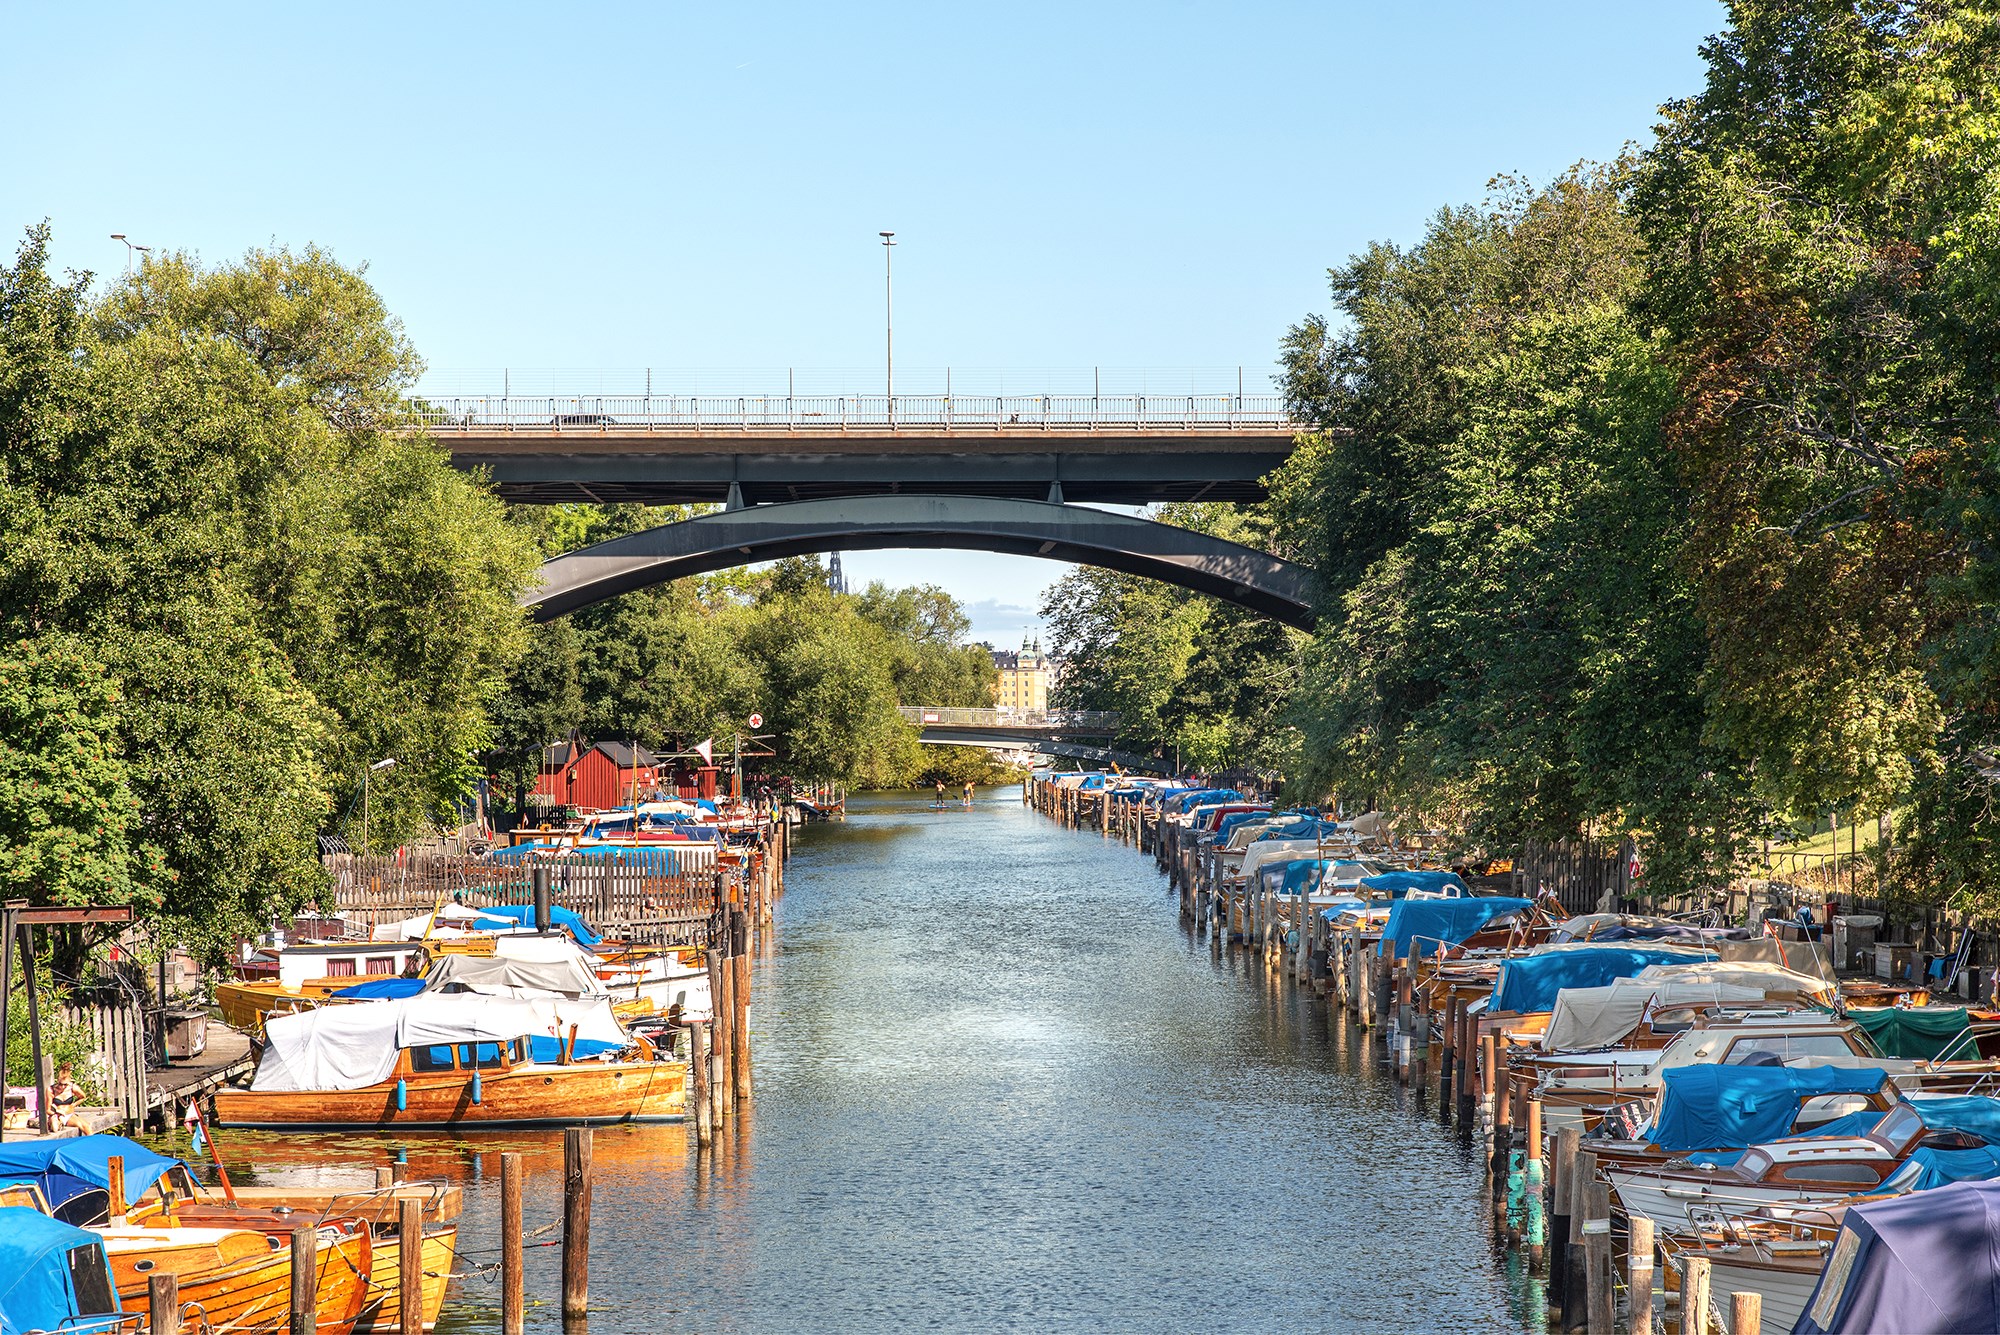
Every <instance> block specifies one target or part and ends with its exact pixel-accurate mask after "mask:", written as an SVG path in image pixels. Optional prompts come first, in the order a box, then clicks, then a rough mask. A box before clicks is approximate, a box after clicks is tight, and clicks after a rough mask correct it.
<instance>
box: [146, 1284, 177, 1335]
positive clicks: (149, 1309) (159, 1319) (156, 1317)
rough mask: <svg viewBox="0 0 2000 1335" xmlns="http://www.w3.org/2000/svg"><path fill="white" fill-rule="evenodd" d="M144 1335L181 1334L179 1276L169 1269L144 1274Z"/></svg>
mask: <svg viewBox="0 0 2000 1335" xmlns="http://www.w3.org/2000/svg"><path fill="white" fill-rule="evenodd" d="M146 1335H181V1277H180V1276H179V1275H176V1274H174V1273H173V1272H171V1271H168V1272H166V1273H160V1272H158V1271H155V1272H154V1273H153V1274H150V1275H148V1276H146Z"/></svg>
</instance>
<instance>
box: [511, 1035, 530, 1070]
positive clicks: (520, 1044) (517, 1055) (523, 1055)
mask: <svg viewBox="0 0 2000 1335" xmlns="http://www.w3.org/2000/svg"><path fill="white" fill-rule="evenodd" d="M507 1057H508V1060H509V1061H512V1062H513V1063H514V1064H515V1065H516V1066H519V1065H522V1064H523V1063H525V1062H526V1061H527V1060H528V1040H527V1039H525V1038H517V1039H515V1040H514V1041H513V1042H512V1043H509V1044H508V1045H507Z"/></svg>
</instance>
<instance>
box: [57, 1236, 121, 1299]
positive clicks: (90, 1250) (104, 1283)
mask: <svg viewBox="0 0 2000 1335" xmlns="http://www.w3.org/2000/svg"><path fill="white" fill-rule="evenodd" d="M69 1286H70V1288H71V1289H72V1290H74V1291H75V1293H76V1314H77V1315H78V1316H101V1315H103V1314H104V1313H106V1312H115V1311H117V1310H118V1295H117V1294H116V1293H113V1292H112V1290H111V1267H110V1266H108V1265H106V1264H105V1263H104V1247H103V1244H101V1243H96V1242H92V1243H86V1244H85V1245H83V1246H81V1247H72V1248H70V1249H69Z"/></svg>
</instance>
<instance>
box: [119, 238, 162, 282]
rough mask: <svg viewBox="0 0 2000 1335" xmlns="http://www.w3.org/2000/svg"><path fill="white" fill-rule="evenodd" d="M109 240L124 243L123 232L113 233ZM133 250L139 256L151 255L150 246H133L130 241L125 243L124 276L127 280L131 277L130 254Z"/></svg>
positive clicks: (151, 249)
mask: <svg viewBox="0 0 2000 1335" xmlns="http://www.w3.org/2000/svg"><path fill="white" fill-rule="evenodd" d="M111 239H112V240H113V241H125V234H124V233H123V232H113V233H112V234H111ZM135 250H136V251H138V252H139V253H140V254H141V255H150V254H152V253H153V248H152V247H151V246H135V245H133V244H132V243H131V242H130V241H125V276H126V277H127V278H130V277H131V276H132V252H133V251H135Z"/></svg>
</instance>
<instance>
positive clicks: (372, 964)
mask: <svg viewBox="0 0 2000 1335" xmlns="http://www.w3.org/2000/svg"><path fill="white" fill-rule="evenodd" d="M368 972H369V973H372V974H377V975H389V974H393V973H395V972H396V957H395V956H394V955H370V956H369V957H368Z"/></svg>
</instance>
